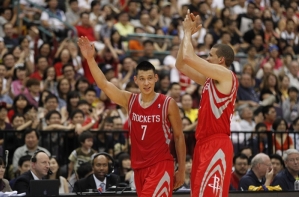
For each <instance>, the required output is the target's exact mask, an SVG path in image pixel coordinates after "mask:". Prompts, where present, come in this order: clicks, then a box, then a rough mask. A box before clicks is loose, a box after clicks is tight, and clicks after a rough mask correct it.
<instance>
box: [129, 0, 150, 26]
mask: <svg viewBox="0 0 299 197" xmlns="http://www.w3.org/2000/svg"><path fill="white" fill-rule="evenodd" d="M140 4H141V3H140V2H139V1H136V0H130V1H129V2H128V14H129V19H130V23H131V24H133V25H134V26H136V25H137V24H138V23H139V19H140V11H139V6H140ZM149 13H150V12H149ZM150 22H152V20H150Z"/></svg>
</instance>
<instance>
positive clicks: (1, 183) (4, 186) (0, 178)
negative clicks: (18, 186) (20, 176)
mask: <svg viewBox="0 0 299 197" xmlns="http://www.w3.org/2000/svg"><path fill="white" fill-rule="evenodd" d="M5 170H6V163H5V161H4V159H3V158H2V157H0V191H1V192H3V193H4V192H11V191H12V190H11V188H10V185H9V182H8V180H7V179H5V178H4V175H5Z"/></svg>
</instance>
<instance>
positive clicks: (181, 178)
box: [173, 171, 185, 190]
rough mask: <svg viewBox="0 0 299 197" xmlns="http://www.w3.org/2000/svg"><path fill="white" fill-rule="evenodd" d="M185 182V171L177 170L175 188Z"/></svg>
mask: <svg viewBox="0 0 299 197" xmlns="http://www.w3.org/2000/svg"><path fill="white" fill-rule="evenodd" d="M184 182H185V171H176V172H175V173H174V182H173V189H174V190H176V189H178V188H180V187H182V185H184Z"/></svg>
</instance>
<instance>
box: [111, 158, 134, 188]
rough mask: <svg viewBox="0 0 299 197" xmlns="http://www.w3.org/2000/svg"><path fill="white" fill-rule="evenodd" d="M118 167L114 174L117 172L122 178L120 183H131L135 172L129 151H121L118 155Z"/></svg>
mask: <svg viewBox="0 0 299 197" xmlns="http://www.w3.org/2000/svg"><path fill="white" fill-rule="evenodd" d="M117 162H118V165H117V166H118V168H117V169H115V171H114V174H117V175H118V176H119V178H120V180H119V182H120V183H126V184H129V183H130V179H131V176H132V173H133V170H132V168H131V157H130V155H129V154H128V153H126V152H123V153H120V154H119V156H118V157H117Z"/></svg>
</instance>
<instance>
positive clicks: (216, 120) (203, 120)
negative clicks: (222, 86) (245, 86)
mask: <svg viewBox="0 0 299 197" xmlns="http://www.w3.org/2000/svg"><path fill="white" fill-rule="evenodd" d="M232 75H233V77H232V79H233V85H232V89H231V92H230V93H229V94H228V95H225V94H222V93H221V92H219V91H218V90H217V88H216V86H215V81H214V80H212V79H211V78H207V80H206V81H205V84H204V87H203V89H202V96H201V101H200V106H199V111H198V124H197V128H196V134H195V137H196V140H203V139H206V138H207V137H209V136H211V135H215V134H219V133H221V134H227V135H228V136H229V135H230V121H231V118H232V116H233V112H234V106H235V101H236V96H237V91H238V81H237V78H236V76H235V75H234V74H233V73H232Z"/></svg>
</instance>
